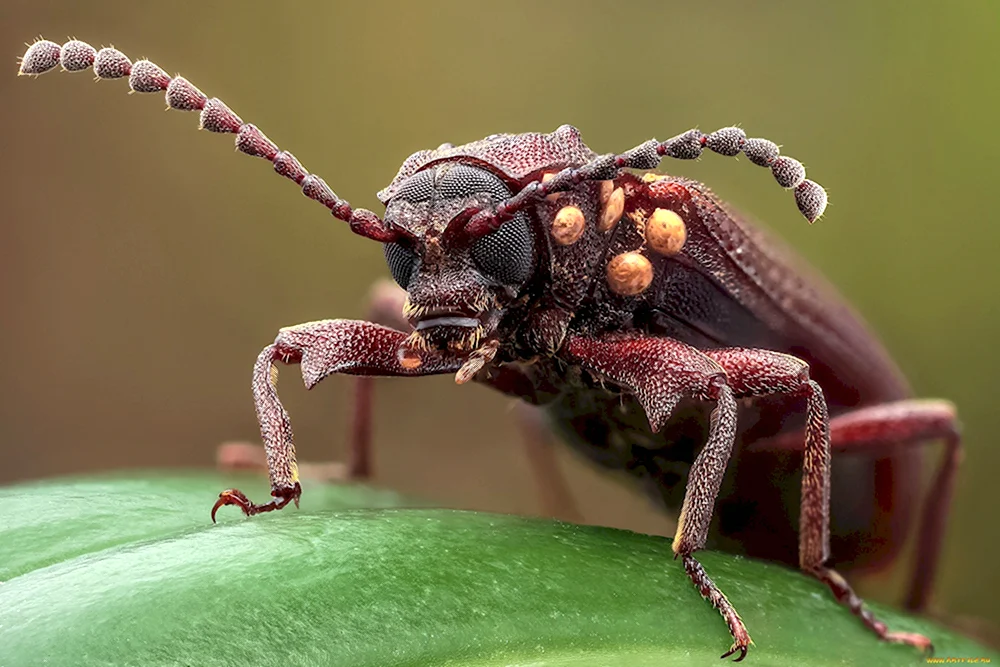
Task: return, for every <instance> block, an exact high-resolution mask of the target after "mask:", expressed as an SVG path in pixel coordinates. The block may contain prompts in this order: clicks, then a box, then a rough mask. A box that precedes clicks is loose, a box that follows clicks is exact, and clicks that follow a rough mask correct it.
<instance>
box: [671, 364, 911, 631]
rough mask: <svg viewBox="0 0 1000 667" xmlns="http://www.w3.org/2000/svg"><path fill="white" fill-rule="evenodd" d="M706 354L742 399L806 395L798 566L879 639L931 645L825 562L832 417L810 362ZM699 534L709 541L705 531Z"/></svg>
mask: <svg viewBox="0 0 1000 667" xmlns="http://www.w3.org/2000/svg"><path fill="white" fill-rule="evenodd" d="M705 355H706V356H708V357H710V358H712V359H714V360H715V361H716V362H717V363H718V364H719V365H720V366H722V367H723V368H724V369H725V371H726V375H727V377H728V378H729V383H730V384H731V385H732V387H733V390H734V391H735V392H736V394H737V396H739V397H758V396H766V395H768V394H789V395H799V396H804V397H805V398H806V404H807V414H806V428H805V448H804V452H803V470H802V499H801V512H800V515H799V567H800V568H801V569H802V570H803V571H804V572H807V573H809V574H811V575H812V576H814V577H816V578H817V579H819V580H820V581H822V582H823V583H825V584H826V585H827V586H829V587H830V590H831V591H833V594H834V596H835V597H836V598H837V600H838V601H839V602H840V603H841V604H844V605H846V606H847V607H849V608H850V610H851V612H852V613H853V614H854V615H856V616H858V617H859V618H860V619H861V621H862V622H863V623H864V624H865V626H866V627H868V628H869V629H870V630H871V631H872V632H874V633H875V634H876V635H877V636H878V637H879V638H880V639H883V640H885V641H890V642H899V643H903V644H910V645H912V646H915V647H917V648H920V649H922V650H928V649H930V648H931V642H930V640H929V639H927V638H926V637H924V636H923V635H919V634H915V633H909V632H890V631H889V629H888V627H887V626H886V624H885V623H883V622H882V621H880V620H878V619H877V618H875V616H874V614H872V612H871V611H870V610H869V609H867V608H866V607H865V606H864V601H863V600H862V599H861V598H860V597H858V595H857V594H856V593H855V592H854V590H853V589H852V588H851V586H850V584H848V583H847V580H846V579H844V577H842V576H841V575H840V574H839V573H837V571H836V570H833V569H832V568H829V567H827V566H826V561H827V560H828V559H829V557H830V466H831V454H830V417H829V414H828V411H827V406H826V399H825V398H824V396H823V391H822V389H821V388H820V386H819V385H818V384H816V382H815V381H813V380H811V379H810V378H809V366H808V364H806V363H805V362H804V361H802V360H800V359H798V358H796V357H793V356H790V355H787V354H781V353H778V352H771V351H768V350H757V349H746V348H726V349H718V350H708V351H706V352H705ZM692 473H693V470H692ZM679 529H680V528H679ZM679 529H678V530H679ZM700 537H701V539H702V540H704V538H705V535H701V536H700ZM702 543H703V542H702Z"/></svg>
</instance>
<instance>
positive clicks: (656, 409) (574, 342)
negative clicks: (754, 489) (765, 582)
mask: <svg viewBox="0 0 1000 667" xmlns="http://www.w3.org/2000/svg"><path fill="white" fill-rule="evenodd" d="M560 356H561V357H562V358H563V359H565V360H566V361H568V362H570V363H576V364H579V365H581V366H583V367H584V368H585V369H587V370H589V371H591V372H593V373H596V374H598V375H600V376H602V377H605V378H608V379H609V380H611V381H613V382H615V383H616V384H619V385H621V386H622V387H625V388H626V389H628V390H630V391H631V392H632V393H633V394H634V396H635V397H636V399H637V400H638V401H639V403H640V404H641V405H642V407H643V409H644V410H645V411H646V417H647V418H648V419H649V425H650V427H651V428H652V430H653V431H658V430H660V428H661V427H662V426H663V425H664V424H665V423H666V421H667V420H668V419H669V418H670V414H671V412H673V409H674V407H676V405H677V403H678V402H679V401H680V400H681V399H682V398H685V397H691V398H697V399H701V400H707V401H715V402H716V407H715V410H714V411H713V412H712V417H711V421H710V428H709V434H708V441H707V443H706V444H705V447H704V448H703V449H702V450H701V453H699V454H698V457H697V459H695V462H694V464H693V465H692V467H691V472H690V474H689V476H688V485H687V491H686V493H685V495H684V504H683V505H682V508H681V513H680V517H679V518H678V520H677V534H676V536H675V537H674V542H673V550H674V553H675V554H676V555H678V556H680V557H681V559H682V561H683V563H684V571H685V572H686V573H687V575H688V577H689V578H690V579H691V581H692V582H694V584H695V586H697V588H698V590H699V592H700V593H701V595H702V597H704V598H705V599H707V600H708V601H709V602H711V603H712V606H713V607H715V608H716V609H717V610H718V611H719V613H720V614H722V617H723V618H724V619H725V620H726V623H727V625H728V626H729V632H730V634H732V636H733V645H732V647H730V649H729V651H727V652H726V653H725V654H723V656H722V657H723V658H726V657H729V656H731V655H733V654H736V653H738V655H737V656H736V658H735V659H736V661H737V662H738V661H740V660H742V659H743V658H745V657H746V654H747V649H748V648H749V647H750V645H751V644H752V643H753V641H752V640H751V639H750V634H749V633H748V632H747V629H746V626H745V625H744V624H743V619H741V618H740V615H739V614H738V613H737V612H736V609H735V608H734V607H733V605H732V604H731V603H730V602H729V600H728V599H727V598H726V596H725V594H723V593H722V591H721V590H719V588H718V586H716V585H715V582H713V581H712V580H711V579H710V578H709V577H708V575H707V574H706V573H705V570H704V568H703V567H702V566H701V563H699V562H698V561H697V560H696V559H695V558H694V556H693V555H692V554H693V553H694V552H695V551H697V550H698V549H701V548H702V547H704V546H705V539H706V536H707V535H708V527H709V524H710V523H711V521H712V514H713V512H714V509H715V500H716V498H717V497H718V495H719V487H720V486H721V485H722V479H723V477H724V475H725V472H726V465H727V464H728V463H729V456H730V454H731V453H732V449H733V443H734V441H735V438H736V400H735V398H734V396H733V390H732V389H731V388H730V387H729V385H728V384H727V380H726V375H725V373H724V371H723V369H722V367H721V366H720V365H719V364H718V363H716V362H715V361H713V360H712V359H710V358H709V357H707V356H706V355H704V354H702V353H701V352H699V351H698V350H697V349H695V348H693V347H691V346H690V345H686V344H684V343H681V342H679V341H676V340H673V339H670V338H653V337H642V336H640V337H627V338H626V337H609V338H602V339H594V338H584V337H581V336H572V335H571V336H568V337H567V338H566V342H565V344H564V345H563V348H562V350H561V351H560Z"/></svg>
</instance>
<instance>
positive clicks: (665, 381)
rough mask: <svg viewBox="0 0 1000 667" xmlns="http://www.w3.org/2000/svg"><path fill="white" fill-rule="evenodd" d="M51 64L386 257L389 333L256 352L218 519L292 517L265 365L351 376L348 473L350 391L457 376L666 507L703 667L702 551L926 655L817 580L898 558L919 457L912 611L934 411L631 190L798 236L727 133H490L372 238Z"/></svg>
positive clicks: (818, 318)
mask: <svg viewBox="0 0 1000 667" xmlns="http://www.w3.org/2000/svg"><path fill="white" fill-rule="evenodd" d="M57 65H61V66H62V68H63V69H64V70H68V71H81V70H84V69H91V68H93V70H94V72H95V73H96V74H97V76H98V77H100V78H124V77H127V78H128V80H129V85H130V87H131V89H132V90H133V91H135V92H164V93H165V95H166V100H167V104H168V106H169V107H170V108H173V109H177V110H182V111H197V112H199V114H200V120H201V127H202V128H204V129H206V130H209V131H212V132H220V133H231V134H235V135H236V147H237V149H238V150H240V151H241V152H243V153H246V154H248V155H252V156H255V157H260V158H264V159H266V160H268V161H270V162H271V163H272V164H273V166H274V169H275V171H276V172H278V173H279V174H281V175H282V176H285V177H287V178H289V179H291V180H293V181H295V183H297V184H298V185H300V186H301V188H302V191H303V193H304V194H305V195H306V196H307V197H310V198H311V199H314V200H316V201H318V202H320V203H321V204H323V205H324V206H325V207H326V208H327V209H329V210H330V212H331V213H332V215H333V216H334V217H335V218H337V219H339V220H342V221H344V222H346V223H348V225H349V226H350V229H351V231H353V232H354V233H356V234H359V235H361V236H364V237H366V238H369V239H372V240H374V241H377V242H379V243H381V244H383V247H384V252H385V258H386V261H387V264H388V267H389V270H390V272H391V274H392V276H393V278H394V280H395V281H396V283H398V285H399V287H400V288H402V291H397V292H394V293H391V294H388V295H386V297H385V299H384V301H385V302H386V303H388V304H393V303H395V304H397V306H396V307H395V308H390V307H388V306H386V303H383V304H382V308H383V310H382V311H380V312H382V313H383V316H382V318H381V319H384V320H388V321H389V322H395V323H396V324H397V326H396V327H391V326H386V325H385V324H378V323H375V322H368V321H354V320H323V321H317V322H310V323H306V324H300V325H298V326H292V327H287V328H283V329H281V330H280V331H279V333H278V335H277V338H276V339H275V341H274V342H273V343H272V344H270V345H268V346H266V347H265V348H264V350H263V351H262V352H261V353H260V355H259V357H258V358H257V361H256V364H255V366H254V372H253V383H252V384H253V394H254V401H255V405H256V409H257V415H258V419H259V421H260V426H261V435H262V437H263V441H264V445H265V450H266V456H267V468H268V472H269V476H270V482H271V489H272V492H271V495H272V500H270V501H269V502H265V503H260V504H258V503H254V502H252V501H251V500H250V499H248V498H247V497H246V496H245V495H244V494H243V493H242V492H240V491H239V490H237V489H227V490H225V491H223V492H222V493H221V494H220V496H219V500H218V502H217V503H216V504H215V506H214V507H213V508H212V520H213V521H214V520H215V514H216V511H217V510H218V509H219V508H220V507H222V506H225V505H235V506H237V507H239V508H240V509H241V510H242V511H243V512H244V513H245V514H247V515H254V514H258V513H261V512H268V511H272V510H277V509H281V508H283V507H285V506H287V505H288V504H289V503H291V502H294V503H296V504H297V503H298V500H299V497H300V495H301V492H302V489H301V485H300V482H299V472H298V465H297V463H296V459H295V448H294V445H293V441H292V430H291V424H290V421H289V417H288V414H287V413H286V411H285V410H284V408H283V407H282V404H281V402H280V400H279V398H278V394H277V389H276V386H277V385H276V382H277V367H278V366H277V365H278V364H279V363H282V364H297V365H299V366H300V369H301V372H302V376H303V379H304V381H305V384H306V386H307V387H309V388H312V387H313V386H315V385H316V384H317V383H318V382H319V381H320V380H322V379H323V378H325V377H327V376H329V375H331V374H334V373H343V374H349V375H355V376H359V377H360V378H361V380H360V381H359V384H358V410H357V414H358V415H359V417H360V419H361V423H360V427H359V429H358V431H359V433H360V435H358V436H357V437H356V438H355V444H356V445H357V449H356V459H355V461H354V462H353V463H354V465H355V472H358V473H359V474H360V473H362V472H363V470H364V468H365V467H366V463H365V457H366V454H365V447H366V444H365V435H364V433H366V432H367V428H368V426H367V424H365V423H364V422H365V420H366V419H368V416H369V403H370V390H371V385H370V380H369V379H368V378H370V377H372V376H424V375H434V374H443V373H454V374H455V378H456V381H457V382H458V383H460V384H462V383H465V382H469V381H476V382H479V383H482V384H486V385H488V386H490V387H493V388H494V389H496V390H498V391H500V392H503V393H504V394H507V395H510V396H514V397H517V398H519V399H522V400H523V401H524V402H525V403H526V404H528V405H531V406H536V407H537V409H538V410H540V411H541V413H542V414H544V415H545V417H546V419H547V423H548V424H549V426H550V427H551V429H552V430H553V431H554V432H555V433H557V434H559V435H560V436H561V437H562V438H563V439H565V440H566V441H567V442H568V443H569V444H570V445H571V446H573V447H574V448H576V449H577V450H579V451H580V452H582V453H583V454H584V455H586V456H587V457H589V458H591V459H592V460H594V461H596V462H597V463H598V464H600V465H602V466H604V467H607V468H609V469H613V470H618V471H625V472H627V473H628V474H629V475H630V476H631V477H632V478H634V480H635V481H636V482H637V483H639V484H642V485H643V486H644V487H645V488H646V489H647V490H648V491H649V492H650V493H651V494H652V495H653V496H654V497H655V499H656V500H657V501H658V502H659V503H661V504H662V505H663V506H664V507H665V508H674V509H678V508H679V518H678V525H677V532H676V535H675V538H674V541H673V547H672V548H673V551H674V554H675V557H678V558H680V560H681V562H682V564H683V567H684V569H685V571H686V573H687V575H688V577H689V578H690V579H691V581H692V582H693V583H694V584H695V586H697V588H698V590H699V591H700V593H701V594H702V596H703V597H705V598H706V599H707V600H708V601H709V602H710V603H711V604H712V605H713V606H714V607H715V608H716V609H717V610H718V611H719V612H720V613H721V615H722V616H723V618H724V619H725V621H726V623H727V624H728V627H729V630H730V633H731V634H732V636H733V644H732V646H731V647H730V649H729V650H728V651H727V652H726V653H725V654H724V655H723V656H722V657H723V658H726V657H729V656H733V657H734V659H735V660H737V661H739V660H742V659H743V658H744V657H745V656H746V655H747V651H748V647H749V646H750V644H751V640H750V635H749V633H748V632H747V629H746V627H745V626H744V624H743V621H742V620H741V619H740V617H739V614H738V613H737V612H736V610H735V609H734V607H733V605H732V604H731V603H730V602H729V600H728V599H727V598H726V596H725V595H724V594H723V593H722V592H721V591H720V590H719V589H718V587H717V586H716V585H715V583H714V582H713V581H712V579H711V578H710V577H709V575H708V574H707V573H706V572H705V570H704V569H703V567H702V566H701V564H700V563H699V562H698V560H697V559H696V558H695V555H694V554H695V553H696V552H697V551H698V550H700V549H703V548H706V547H714V548H721V549H725V550H727V551H733V552H737V553H744V554H747V555H750V556H753V557H758V558H766V559H770V560H774V561H779V562H783V563H789V564H793V565H798V566H799V567H800V568H801V569H802V570H803V571H805V572H806V573H808V574H810V575H812V576H814V577H816V578H817V579H819V580H820V581H823V582H824V583H826V584H827V585H828V586H829V587H830V589H831V590H832V592H833V594H834V595H835V596H836V598H837V599H838V600H839V601H840V602H842V603H844V604H845V605H847V606H848V607H849V608H850V609H851V611H852V612H853V613H854V614H855V615H857V616H858V617H859V619H860V620H861V622H863V623H864V625H865V626H867V627H868V628H870V629H871V630H872V631H873V632H874V634H875V635H877V636H878V637H879V638H880V639H882V640H886V641H893V642H900V643H905V644H910V645H913V646H915V647H918V648H920V649H925V650H927V649H930V648H931V642H930V640H929V639H928V638H926V637H923V636H921V635H917V634H913V633H906V632H893V631H890V630H889V629H888V628H887V627H886V626H885V624H884V623H882V622H881V621H879V620H878V619H877V618H875V617H874V616H873V614H872V613H871V612H870V611H869V610H868V609H867V608H866V607H865V606H864V605H863V603H862V600H861V599H860V598H859V597H858V596H857V595H856V594H855V593H854V591H853V590H852V588H851V587H850V585H849V584H848V583H847V581H846V580H845V579H844V578H843V577H842V576H841V575H840V574H838V572H837V571H836V570H835V569H833V567H832V565H833V564H834V563H839V564H843V565H846V566H863V565H875V564H880V563H885V562H887V561H889V560H892V559H893V558H894V557H895V556H896V555H897V553H898V550H899V548H900V544H901V543H902V542H903V541H904V540H905V537H906V535H907V533H909V532H910V531H911V530H912V529H913V528H914V525H915V524H917V523H918V522H917V517H916V515H917V514H918V509H919V508H918V507H917V504H916V503H915V502H914V500H913V498H914V496H915V495H916V493H917V491H918V480H919V474H918V473H919V467H920V463H921V461H920V457H919V450H918V449H917V448H918V447H919V446H921V445H923V444H924V443H927V442H929V441H935V440H940V441H942V442H943V443H944V445H945V455H944V457H943V459H942V463H941V465H940V467H939V470H938V472H937V475H936V477H935V480H934V490H935V494H934V497H933V498H931V499H929V500H928V501H927V502H926V504H925V506H924V508H923V509H922V512H920V515H921V516H920V518H919V538H918V541H917V542H918V544H917V554H916V564H915V568H914V571H913V574H912V577H911V582H910V588H909V593H908V596H907V600H906V604H907V606H908V607H909V608H911V609H916V610H919V609H922V608H923V607H924V606H925V605H926V603H927V600H928V597H929V595H930V590H931V585H932V583H933V579H934V572H935V569H936V565H937V560H938V554H939V550H940V545H941V541H942V536H943V533H944V525H945V519H946V517H947V512H948V506H949V502H950V499H951V495H952V491H953V488H954V483H955V476H956V471H957V467H958V464H959V461H960V459H961V451H962V450H961V440H960V437H959V428H958V422H957V417H956V411H955V408H954V406H953V405H952V404H951V403H949V402H947V401H942V400H934V401H927V400H915V399H913V398H912V397H911V392H910V390H909V387H908V386H907V384H906V381H905V379H904V378H903V376H902V374H901V373H900V371H899V370H898V368H897V366H896V365H895V363H894V362H893V361H892V359H891V358H890V356H889V355H888V353H887V352H886V350H885V349H884V348H883V346H882V345H881V343H880V342H879V341H878V340H877V338H875V337H874V336H873V334H872V333H870V331H869V330H868V328H867V326H866V325H865V324H864V323H863V321H862V320H861V319H860V317H859V316H858V315H857V314H855V313H854V312H853V311H852V310H851V309H850V307H849V306H847V305H846V304H845V303H844V301H843V300H842V299H841V298H840V297H839V296H837V295H836V293H835V292H834V291H833V290H832V288H830V287H829V286H828V285H827V284H826V283H825V282H824V281H823V280H822V279H820V278H818V277H814V276H811V275H808V272H807V271H805V270H804V269H802V268H801V267H800V265H799V264H797V260H795V259H794V258H793V256H792V254H791V253H790V252H789V251H787V250H781V249H779V248H778V246H777V245H775V243H774V242H773V241H771V240H769V239H767V238H766V237H765V236H764V234H763V233H762V232H761V231H760V230H759V229H757V228H756V227H754V226H752V225H751V224H749V223H748V222H746V221H745V220H744V219H743V218H741V217H740V216H739V215H738V214H737V213H736V212H734V211H733V210H731V209H730V208H729V207H728V206H727V205H726V204H725V203H723V202H722V201H720V200H719V199H718V198H717V197H716V196H715V195H713V194H712V192H711V191H710V190H709V189H708V188H707V187H706V186H704V185H702V184H700V183H697V182H694V181H691V180H687V179H684V178H681V177H675V176H669V175H662V174H657V173H653V171H652V170H654V169H655V168H657V167H658V165H659V163H660V162H661V160H662V159H663V158H665V157H672V158H677V159H694V158H697V157H699V156H700V155H701V154H702V152H703V150H704V149H705V148H708V149H709V150H711V151H713V152H716V153H719V154H722V155H727V156H736V155H739V154H743V155H745V156H746V157H747V158H748V159H749V160H750V162H752V163H753V164H756V165H759V166H762V167H766V168H768V169H770V171H771V172H772V174H773V175H774V177H775V179H776V180H777V182H778V183H779V185H781V186H782V187H784V188H786V189H790V190H791V191H792V192H793V194H794V196H795V200H796V203H797V205H798V208H799V210H800V212H801V213H802V214H803V215H804V216H805V217H806V218H807V219H808V220H809V222H810V223H812V222H814V221H815V220H816V219H818V218H819V217H820V216H821V215H822V214H823V212H824V210H825V207H826V203H827V199H826V192H825V190H824V189H823V188H822V187H821V186H819V185H818V184H816V183H815V182H813V181H810V180H807V179H806V178H805V169H804V168H803V167H802V165H801V163H799V162H798V161H797V160H794V159H793V158H790V157H787V156H783V155H781V154H780V151H779V149H778V146H777V145H776V144H774V143H773V142H771V141H768V140H765V139H757V138H748V137H747V136H746V134H745V133H744V132H743V130H741V129H739V128H735V127H729V128H723V129H721V130H717V131H715V132H712V133H710V134H705V133H703V132H701V131H699V130H690V131H688V132H685V133H683V134H680V135H678V136H676V137H674V138H672V139H670V140H667V141H663V142H661V141H657V140H655V139H653V140H650V141H647V142H644V143H642V144H640V145H639V146H637V147H635V148H633V149H631V150H628V151H626V152H624V153H620V154H615V153H611V154H597V153H595V152H593V151H592V150H591V149H590V148H589V147H587V146H586V144H584V142H583V141H582V139H581V136H580V133H579V132H578V131H577V130H576V129H575V128H573V127H571V126H568V125H564V126H561V127H559V128H558V129H556V130H555V131H554V132H551V133H523V134H496V135H491V136H488V137H486V138H485V139H482V140H479V141H474V142H472V143H468V144H465V145H460V146H454V145H452V144H442V145H441V146H439V147H438V148H437V149H435V150H425V151H420V152H417V153H415V154H413V155H412V156H410V157H409V158H408V159H407V160H406V161H405V162H404V163H403V165H402V166H401V167H400V169H399V172H398V173H397V174H396V176H395V178H394V179H393V180H392V181H391V183H390V184H389V185H388V186H387V187H386V188H385V189H383V190H382V191H380V192H379V193H378V198H379V200H380V201H381V202H382V203H383V204H384V205H385V207H386V210H385V214H384V215H383V216H382V217H380V216H378V215H377V214H376V213H374V212H372V211H369V210H365V209H355V208H353V207H351V205H350V204H349V203H348V202H347V201H346V200H344V199H341V198H340V197H338V196H337V195H336V194H334V192H333V190H331V189H330V188H329V187H328V186H327V185H326V183H325V182H324V181H323V180H322V179H321V178H319V177H318V176H316V175H314V174H310V173H308V172H307V171H306V170H305V169H304V168H303V167H302V165H301V164H300V163H299V162H298V160H297V159H296V158H295V157H294V156H293V155H292V154H291V153H289V152H287V151H284V150H280V149H279V148H278V146H277V145H276V144H274V143H273V142H272V141H271V140H270V139H268V138H267V137H266V136H265V135H264V134H263V133H262V132H261V131H260V130H259V129H257V128H256V127H255V126H254V125H251V124H246V123H244V122H243V121H242V119H240V117H239V116H237V115H236V114H235V113H234V112H233V111H232V110H230V109H229V107H227V106H226V105H225V104H224V103H223V102H222V101H220V100H218V99H216V98H208V97H207V96H206V95H205V94H204V93H202V92H201V91H200V90H198V89H197V88H196V87H194V86H193V85H192V84H191V83H190V82H188V81H187V80H186V79H184V78H182V77H179V76H178V77H170V76H168V75H167V74H166V72H165V71H164V70H162V69H161V68H160V67H159V66H157V65H155V64H153V63H152V62H150V61H148V60H139V61H136V62H134V63H133V62H131V61H130V60H129V59H128V58H127V57H126V56H125V55H124V54H123V53H122V52H120V51H118V50H116V49H113V48H104V49H101V50H100V51H97V50H96V49H94V48H93V47H91V46H90V45H88V44H86V43H84V42H81V41H78V40H71V41H69V42H67V43H66V44H63V45H59V44H56V43H54V42H50V41H47V40H39V41H36V42H35V43H34V44H32V45H31V46H30V47H29V48H28V50H27V52H26V53H25V55H24V56H23V58H22V61H21V64H20V69H19V74H27V75H38V74H42V73H44V72H46V71H49V70H51V69H53V68H55V67H56V66H57ZM637 172H643V173H641V174H640V173H637ZM377 319H378V318H377ZM833 453H837V454H838V456H837V465H836V466H835V467H833V466H832V459H833ZM797 484H801V498H800V509H799V512H798V515H797V523H798V525H797V526H796V525H795V523H796V513H795V510H794V505H795V493H796V492H797V491H796V488H795V486H796V485H797ZM831 498H833V499H834V500H835V502H834V503H833V505H832V506H831ZM831 507H832V509H831ZM713 517H715V518H716V521H714V522H713Z"/></svg>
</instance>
